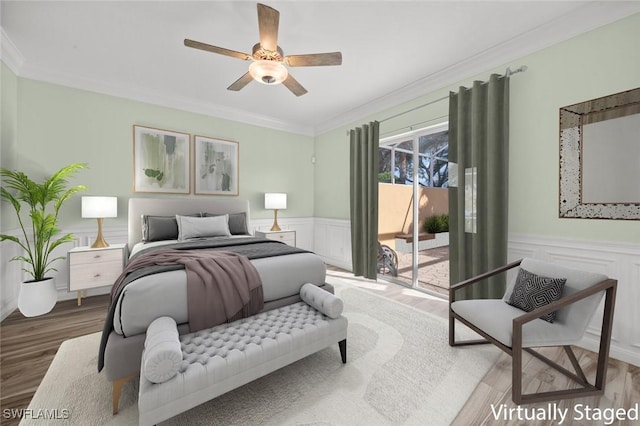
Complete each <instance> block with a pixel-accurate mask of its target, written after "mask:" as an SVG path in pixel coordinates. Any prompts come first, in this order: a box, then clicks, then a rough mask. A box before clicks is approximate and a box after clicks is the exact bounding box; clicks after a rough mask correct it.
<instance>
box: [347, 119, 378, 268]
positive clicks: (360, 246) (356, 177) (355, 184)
mask: <svg viewBox="0 0 640 426" xmlns="http://www.w3.org/2000/svg"><path fill="white" fill-rule="evenodd" d="M349 137H350V162H351V167H350V183H351V186H350V196H351V208H350V211H351V259H352V264H353V274H354V275H356V276H364V277H365V278H371V279H376V276H377V258H378V156H379V153H378V147H379V145H380V143H379V142H380V124H379V123H378V122H377V121H374V122H372V123H369V124H368V125H366V124H365V125H363V126H361V127H357V128H355V129H352V130H351V131H350V132H349Z"/></svg>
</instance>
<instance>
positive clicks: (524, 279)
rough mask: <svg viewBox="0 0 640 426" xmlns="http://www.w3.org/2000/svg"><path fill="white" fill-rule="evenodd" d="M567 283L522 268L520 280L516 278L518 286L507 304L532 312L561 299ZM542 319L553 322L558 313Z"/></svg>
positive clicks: (562, 279) (552, 313)
mask: <svg viewBox="0 0 640 426" xmlns="http://www.w3.org/2000/svg"><path fill="white" fill-rule="evenodd" d="M566 282H567V280H566V278H547V277H540V276H538V275H536V274H533V273H531V272H529V271H527V270H525V269H522V268H520V271H519V272H518V278H516V285H515V286H514V287H513V292H512V293H511V297H509V301H508V302H507V303H508V304H509V305H511V306H515V307H516V308H518V309H522V310H523V311H525V312H531V311H533V310H534V309H537V308H539V307H541V306H545V305H548V304H549V303H551V302H555V301H556V300H558V299H560V297H562V290H563V289H564V284H565V283H566ZM540 318H541V319H543V320H545V321H548V322H553V321H555V319H556V311H553V312H551V313H548V314H546V315H543V316H541V317H540Z"/></svg>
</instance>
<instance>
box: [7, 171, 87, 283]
mask: <svg viewBox="0 0 640 426" xmlns="http://www.w3.org/2000/svg"><path fill="white" fill-rule="evenodd" d="M86 167H87V165H86V164H84V163H75V164H70V165H68V166H66V167H63V168H62V169H60V170H58V171H57V172H56V173H54V174H53V176H51V177H50V178H49V179H46V180H45V181H44V182H42V183H37V182H34V181H33V180H31V179H30V178H29V177H28V176H27V175H26V174H24V173H23V172H19V171H15V170H8V169H4V168H3V169H0V176H1V177H2V187H1V188H0V190H1V195H2V199H4V200H7V201H9V202H10V203H11V205H12V206H13V209H14V210H15V212H16V215H17V216H18V222H19V223H20V228H21V229H22V237H23V238H22V239H21V238H18V237H15V236H13V235H5V234H0V241H5V240H8V241H13V242H14V243H16V244H18V245H19V246H20V247H22V248H23V249H24V251H25V252H26V254H25V255H21V256H16V257H14V258H13V259H11V260H21V261H23V262H25V263H26V264H27V265H28V266H27V267H26V268H23V270H24V271H25V272H27V273H28V274H30V275H31V276H32V277H33V280H34V281H42V280H43V279H45V275H46V274H47V273H48V272H49V271H56V269H55V268H52V267H51V263H52V262H54V261H55V260H58V259H64V257H63V256H61V257H56V258H50V256H51V253H52V252H53V250H54V249H55V248H56V247H58V246H59V245H61V244H64V243H67V242H70V241H73V234H66V235H63V236H61V237H60V238H56V236H57V235H58V234H59V233H60V230H59V229H58V227H57V224H58V214H59V212H60V207H62V204H63V203H64V202H65V201H67V200H68V199H69V198H71V196H72V195H73V194H75V193H76V192H79V191H84V190H86V189H87V188H86V187H85V186H84V185H77V186H74V187H71V188H67V187H68V184H69V182H68V178H69V177H71V176H73V175H75V174H76V173H77V172H78V171H79V170H80V169H84V168H86ZM23 205H24V206H26V207H27V208H28V209H29V218H30V219H31V229H28V228H25V223H24V222H23V215H21V210H22V207H23ZM29 231H30V233H29Z"/></svg>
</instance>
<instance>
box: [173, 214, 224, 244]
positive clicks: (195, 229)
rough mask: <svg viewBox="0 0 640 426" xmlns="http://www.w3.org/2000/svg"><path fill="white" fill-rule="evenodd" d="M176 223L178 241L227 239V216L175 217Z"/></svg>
mask: <svg viewBox="0 0 640 426" xmlns="http://www.w3.org/2000/svg"><path fill="white" fill-rule="evenodd" d="M176 220H177V222H178V239H179V240H188V239H190V238H203V237H229V236H231V232H229V217H228V215H226V214H225V215H222V216H215V217H189V216H180V215H176Z"/></svg>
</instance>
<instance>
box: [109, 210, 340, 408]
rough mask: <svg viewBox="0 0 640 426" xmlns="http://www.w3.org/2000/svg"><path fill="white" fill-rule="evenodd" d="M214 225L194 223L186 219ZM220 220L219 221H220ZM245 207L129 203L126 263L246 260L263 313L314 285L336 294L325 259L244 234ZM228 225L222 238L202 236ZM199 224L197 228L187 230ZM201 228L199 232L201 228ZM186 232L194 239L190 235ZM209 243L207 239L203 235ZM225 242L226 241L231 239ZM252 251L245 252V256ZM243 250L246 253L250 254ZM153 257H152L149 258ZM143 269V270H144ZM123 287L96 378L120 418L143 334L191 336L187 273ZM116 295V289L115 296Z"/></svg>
mask: <svg viewBox="0 0 640 426" xmlns="http://www.w3.org/2000/svg"><path fill="white" fill-rule="evenodd" d="M176 215H177V216H178V221H181V222H180V223H181V224H182V226H181V228H180V232H181V234H180V235H181V236H182V237H185V236H186V237H194V238H193V239H187V240H185V239H181V240H177V238H176V234H175V233H176V231H177V228H174V227H175V226H176V225H173V222H172V218H173V220H174V221H175V218H176ZM201 217H206V218H211V219H206V220H198V219H191V218H201ZM221 218H224V219H221ZM249 219H250V211H249V202H248V201H246V200H240V199H225V200H220V199H212V198H202V199H199V198H198V199H191V198H179V199H176V198H131V199H130V200H129V212H128V244H127V245H128V249H129V253H130V255H129V260H130V263H131V262H133V261H135V259H139V258H140V257H141V256H142V254H144V253H146V254H147V257H150V256H152V255H153V253H160V252H162V250H164V249H165V248H168V249H173V248H175V247H177V248H179V249H180V250H186V251H190V252H191V251H197V250H200V249H203V248H204V249H208V250H209V249H212V248H213V249H217V250H222V251H234V250H235V251H237V252H238V253H239V254H241V255H244V254H243V253H249V254H248V255H247V256H248V258H249V259H250V263H251V264H252V265H253V267H255V270H256V271H257V273H258V275H259V277H260V280H261V282H262V290H261V292H262V295H263V297H264V305H261V310H260V311H267V310H270V309H274V308H277V307H281V306H285V305H288V304H291V303H295V302H298V301H300V297H299V292H300V288H301V287H302V285H303V284H305V283H312V284H315V285H317V286H319V287H322V288H325V289H326V290H328V291H330V292H333V288H332V287H331V286H330V285H329V284H327V283H325V277H326V267H325V264H324V262H323V261H322V259H321V258H320V257H319V256H317V255H315V254H314V253H311V252H309V251H306V250H301V249H296V248H292V247H289V246H287V247H281V246H286V245H285V244H283V243H278V242H275V241H270V240H268V241H267V240H265V239H258V238H254V237H252V236H251V235H250V234H249V230H250V226H249ZM221 221H226V223H227V224H228V230H227V231H226V234H225V235H217V234H218V232H217V231H215V232H204V233H203V232H202V231H201V229H200V228H201V227H202V226H201V225H200V224H201V223H206V224H207V227H208V228H207V229H208V230H210V229H211V228H212V227H213V228H215V227H217V226H218V225H220V223H221ZM193 223H196V224H197V226H195V227H194V226H192V224H193ZM198 227H200V228H198ZM190 232H191V233H190ZM210 233H211V234H213V235H208V234H210ZM229 234H230V235H229ZM254 247H258V248H260V250H263V247H267V248H269V250H276V251H278V253H276V252H273V253H269V254H267V255H263V254H261V255H255V253H254V251H255V252H256V253H257V249H255V250H254ZM248 248H249V250H248ZM247 250H248V251H247ZM149 253H151V254H149ZM143 269H144V268H143ZM128 278H129V279H128V282H127V283H126V284H125V285H123V284H120V285H119V286H114V289H113V290H112V301H111V304H110V309H109V315H108V316H107V319H106V320H105V324H104V329H103V335H102V342H101V347H100V353H99V361H98V364H99V365H98V370H99V371H104V373H105V375H106V377H107V379H108V380H109V381H111V382H113V412H114V414H115V413H117V406H118V400H119V395H120V390H121V387H122V385H123V384H124V383H126V382H127V381H128V380H130V379H131V378H133V377H136V376H137V374H138V372H139V370H140V362H141V355H142V350H143V347H144V339H145V333H146V329H147V327H148V326H149V324H150V323H151V322H152V321H153V320H154V319H156V318H158V317H160V316H165V315H166V316H171V317H172V318H174V319H175V320H176V322H177V323H178V324H179V327H178V329H179V332H180V333H181V334H184V333H188V332H189V331H190V327H189V326H190V324H189V316H188V314H189V313H188V306H187V284H186V281H187V273H186V272H185V270H184V268H183V267H181V266H179V265H178V266H176V265H173V267H171V266H170V267H168V270H166V271H160V270H158V271H155V270H154V271H150V273H149V275H145V274H139V276H138V275H136V274H130V276H129V277H128ZM116 287H117V288H116Z"/></svg>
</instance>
